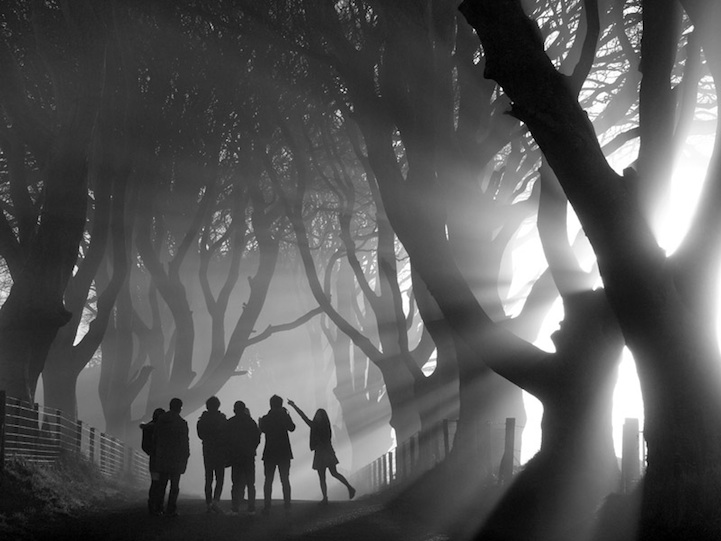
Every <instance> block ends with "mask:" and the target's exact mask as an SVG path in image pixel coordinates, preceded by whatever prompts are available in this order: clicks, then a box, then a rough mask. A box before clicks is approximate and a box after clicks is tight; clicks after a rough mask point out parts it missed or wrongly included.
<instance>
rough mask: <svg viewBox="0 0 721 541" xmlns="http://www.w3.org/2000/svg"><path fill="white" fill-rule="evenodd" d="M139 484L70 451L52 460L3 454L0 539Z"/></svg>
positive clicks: (24, 534) (133, 493)
mask: <svg viewBox="0 0 721 541" xmlns="http://www.w3.org/2000/svg"><path fill="white" fill-rule="evenodd" d="M139 490H140V489H138V488H135V487H132V486H130V485H127V484H124V483H121V482H118V481H114V480H109V479H106V478H105V477H103V476H102V475H101V474H100V472H99V471H98V469H97V468H96V467H95V465H93V464H91V463H90V462H89V461H87V460H86V459H84V458H82V457H79V456H77V455H72V454H68V453H65V454H61V455H60V457H59V458H58V460H57V461H56V462H54V463H52V464H35V463H31V462H26V461H24V460H21V459H12V458H11V459H8V460H6V461H5V468H4V473H3V476H2V479H1V480H0V539H3V538H4V539H22V538H31V537H32V531H33V530H35V529H37V527H38V526H39V525H44V526H46V525H47V524H48V523H49V522H53V521H56V520H59V519H62V518H64V517H68V516H75V515H78V514H80V513H85V512H87V511H89V510H92V509H95V508H98V507H102V506H107V505H108V504H111V503H113V502H118V503H120V502H125V501H128V500H130V499H132V498H136V499H137V497H138V493H139Z"/></svg>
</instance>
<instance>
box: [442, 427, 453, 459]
mask: <svg viewBox="0 0 721 541" xmlns="http://www.w3.org/2000/svg"><path fill="white" fill-rule="evenodd" d="M443 451H444V454H443V458H446V457H448V455H449V454H450V452H451V436H450V433H449V427H448V419H443Z"/></svg>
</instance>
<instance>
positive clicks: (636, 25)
mask: <svg viewBox="0 0 721 541" xmlns="http://www.w3.org/2000/svg"><path fill="white" fill-rule="evenodd" d="M6 4H7V5H4V6H3V7H2V22H3V24H2V27H1V28H0V31H1V32H2V39H1V40H0V63H1V64H2V67H3V72H4V73H6V74H7V76H6V77H4V78H3V79H2V82H0V105H2V111H3V115H4V122H3V126H2V131H1V132H0V149H1V151H2V166H3V168H2V170H1V171H0V174H2V190H3V191H2V200H3V203H4V207H3V208H4V211H5V212H4V214H3V220H0V255H2V256H3V259H4V261H5V263H6V267H7V272H8V273H9V274H10V276H11V278H12V287H11V288H10V292H9V295H8V297H7V299H6V301H5V303H4V304H3V306H2V308H0V386H1V387H4V388H6V389H7V390H8V392H10V393H11V394H16V395H18V396H21V397H24V398H29V399H32V398H33V393H34V389H35V386H36V383H37V380H38V378H39V376H40V374H41V373H42V376H43V383H44V387H45V393H46V396H45V399H46V402H47V403H48V404H49V405H51V406H55V407H61V408H62V409H64V410H66V411H72V410H73V409H74V408H75V404H74V396H75V395H74V387H75V382H76V380H77V376H78V374H79V373H80V371H81V370H82V369H83V368H84V367H85V366H86V365H87V364H88V362H90V360H91V359H92V358H93V355H94V354H95V352H96V351H98V348H100V351H101V352H102V361H101V366H102V377H101V384H100V389H99V390H100V395H101V400H102V402H103V407H104V411H105V415H106V420H107V424H108V429H109V431H111V432H114V433H115V434H117V435H120V436H123V435H124V432H125V430H126V428H127V427H128V426H130V424H131V423H132V420H131V416H130V408H131V405H132V403H133V402H134V401H135V400H136V399H137V397H138V395H139V393H140V392H141V390H142V389H143V388H145V387H149V396H150V397H151V398H150V399H149V400H148V401H147V406H146V410H148V411H149V410H152V409H153V408H154V407H156V406H157V405H162V404H164V403H165V402H167V399H168V398H169V397H170V396H176V395H177V396H182V397H183V399H184V401H185V402H186V404H187V405H188V406H189V407H190V409H195V408H197V407H199V406H200V405H201V404H202V403H203V401H204V400H205V398H207V396H209V395H211V394H215V393H217V392H218V391H219V390H220V389H221V388H222V387H223V386H224V385H225V384H226V383H227V382H228V381H229V379H230V378H232V377H233V376H234V375H238V374H239V363H240V362H241V360H242V358H243V354H244V352H245V351H246V350H247V348H248V347H249V346H250V345H252V344H254V343H257V342H259V341H260V340H262V339H263V338H265V337H267V336H269V335H271V334H273V333H275V332H278V331H282V330H285V329H287V328H292V327H294V326H298V325H301V324H305V323H308V325H307V327H308V329H310V332H311V336H313V337H314V338H313V340H314V342H313V343H315V344H320V343H321V342H320V341H319V335H318V334H317V333H319V332H322V333H323V337H324V338H323V340H324V342H323V343H325V344H327V345H328V355H329V356H330V358H331V359H332V361H333V366H334V369H335V377H336V387H335V389H334V394H335V398H336V399H337V401H338V403H339V405H340V409H341V411H342V414H343V420H344V424H345V426H346V429H347V431H348V434H349V436H350V440H351V442H353V444H354V445H358V446H360V445H361V441H362V438H361V435H362V434H363V433H364V431H365V430H367V426H366V424H367V422H368V419H372V420H375V422H383V420H384V418H385V413H384V412H385V411H389V412H390V419H389V422H390V425H391V426H392V427H393V428H394V429H395V432H396V434H397V437H398V439H399V440H403V439H405V438H406V437H407V436H409V435H411V434H413V433H415V432H416V431H419V430H420V431H421V433H422V434H427V433H431V432H433V430H435V429H437V427H438V426H439V423H440V421H441V420H442V419H443V418H448V417H456V416H458V419H459V424H458V432H457V434H456V439H455V444H454V452H453V455H452V457H451V459H450V460H449V461H448V462H447V464H445V465H444V470H443V473H444V474H450V475H452V476H459V475H463V476H464V477H463V479H464V480H465V482H466V484H467V485H471V484H473V483H478V482H480V480H481V479H483V478H485V477H487V476H488V474H489V473H491V472H487V471H477V470H476V473H477V474H478V476H477V477H475V476H473V475H468V473H467V472H466V471H465V469H464V466H465V465H467V464H468V463H469V460H474V458H475V457H474V455H473V453H477V452H478V449H479V448H478V447H477V446H476V441H477V440H476V437H477V434H476V431H477V426H478V423H479V422H482V421H485V420H496V419H498V418H503V417H506V416H515V417H519V418H521V419H522V417H523V413H522V406H521V400H520V389H525V390H526V391H528V392H530V393H532V394H534V395H535V396H537V397H538V398H539V399H540V400H541V401H542V403H543V405H544V419H543V443H542V447H541V451H540V452H539V454H538V455H537V456H536V457H535V458H534V459H533V461H532V462H531V463H530V464H529V465H528V466H527V467H526V468H525V470H524V472H523V473H522V474H521V476H520V477H519V479H518V480H517V482H516V483H515V484H514V485H513V487H512V488H511V489H510V490H509V491H508V492H507V493H506V495H505V496H504V499H503V500H502V501H501V502H500V504H499V505H498V506H497V507H496V509H495V510H494V512H493V513H492V514H491V515H490V516H489V517H487V521H486V524H485V526H484V527H483V530H482V532H481V534H479V535H481V536H482V537H483V538H484V539H492V538H494V536H497V538H499V539H506V538H508V536H509V535H513V536H515V537H514V538H519V539H531V538H533V539H541V538H544V539H546V538H547V539H560V538H567V539H583V538H588V537H589V536H591V529H592V527H593V523H592V520H591V517H593V515H594V513H595V511H596V509H597V508H598V506H599V505H600V503H601V502H602V501H603V498H604V497H605V496H606V495H607V494H609V493H610V492H611V491H613V490H614V488H615V483H616V478H617V473H618V472H617V466H616V460H615V456H614V453H613V445H612V441H611V426H610V413H611V406H612V404H611V396H612V391H613V386H614V383H615V377H616V368H617V363H618V360H619V356H620V349H621V347H622V346H623V344H624V343H625V344H626V345H628V347H629V348H630V349H631V351H632V352H633V354H634V358H635V359H636V362H637V367H638V371H639V377H640V379H641V385H642V390H643V396H644V404H645V408H646V428H645V436H646V439H647V443H648V449H649V456H648V471H647V475H646V478H645V482H644V485H643V506H642V520H641V522H640V530H639V532H640V535H641V536H642V538H649V539H650V538H653V539H659V538H669V539H673V538H685V537H684V536H688V535H693V536H694V538H697V539H703V538H709V539H711V538H716V537H717V534H718V525H719V523H721V522H720V521H719V520H718V511H717V510H716V509H715V508H714V506H713V502H715V501H717V496H718V491H719V490H720V489H719V486H721V484H720V483H719V482H718V481H719V479H718V478H717V477H718V473H717V472H718V461H719V459H721V448H719V441H720V439H721V438H719V430H721V428H719V427H720V426H721V425H719V422H718V421H719V419H718V417H719V414H720V413H721V409H719V404H717V401H718V394H719V393H718V392H717V391H718V384H719V380H718V379H717V378H718V370H719V361H720V359H718V356H719V355H718V346H717V344H716V337H715V310H716V308H715V304H714V303H715V299H716V297H717V296H716V295H715V294H713V293H712V292H714V291H715V288H716V282H717V274H718V269H717V264H718V248H717V247H718V239H717V235H718V233H717V232H718V231H719V230H720V228H719V227H718V224H717V223H716V221H717V220H718V219H719V217H718V213H717V212H714V209H715V205H714V202H715V198H716V192H715V190H716V189H717V188H716V186H717V185H718V182H717V176H718V174H717V169H716V168H717V167H718V163H717V161H718V160H717V157H716V153H715V154H714V157H712V161H711V167H710V169H709V175H708V179H707V182H706V183H705V188H704V190H705V192H704V193H703V194H702V197H701V204H700V206H699V210H698V212H697V214H696V218H695V221H694V222H693V225H692V227H691V230H690V233H689V234H688V235H687V237H686V240H685V241H684V243H683V244H682V246H681V247H680V248H679V249H678V250H677V251H676V252H675V253H674V254H673V255H672V256H667V255H666V254H665V253H664V251H663V250H662V249H661V248H660V247H659V244H658V241H657V239H656V236H655V234H654V230H653V225H654V223H656V222H657V221H658V214H657V209H658V208H659V204H660V203H662V202H663V201H664V198H665V197H666V195H667V193H668V189H669V184H670V180H671V177H670V172H671V171H672V169H673V164H674V161H675V160H676V158H677V157H678V155H679V153H680V152H681V149H682V148H683V143H684V141H685V140H686V139H687V137H688V136H689V134H695V133H700V132H702V131H703V130H704V129H706V124H708V122H699V121H698V118H699V116H700V115H699V112H700V113H705V112H706V111H711V113H713V110H714V108H715V104H716V101H715V100H716V95H715V90H714V86H713V82H714V80H715V78H716V77H717V76H718V69H719V68H718V66H717V65H716V61H717V59H716V56H717V55H718V54H719V51H720V50H721V43H718V40H719V39H721V38H718V37H717V36H716V34H715V33H714V32H713V24H714V23H718V22H719V21H718V18H719V17H721V10H719V8H717V7H716V6H715V4H714V3H713V2H710V1H704V0H687V1H685V2H681V3H680V4H677V3H676V2H671V1H667V2H653V3H651V2H641V3H638V2H619V1H611V0H608V1H601V2H599V1H597V0H585V1H583V2H581V1H579V2H571V3H563V2H552V1H549V2H528V3H527V4H528V5H527V6H525V7H526V8H527V11H526V12H524V11H523V9H522V6H521V4H520V2H518V1H517V0H502V1H501V0H466V2H464V4H463V5H462V6H461V11H462V13H461V12H459V11H458V6H457V5H456V4H457V2H452V1H449V0H434V1H431V2H406V3H400V4H399V3H397V2H390V1H388V2H386V1H363V0H343V1H340V2H337V1H334V2H331V1H309V2H298V1H289V0H271V1H268V2H264V3H258V2H253V1H250V0H249V1H233V2H230V1H228V2H225V1H220V2H212V3H211V2H201V1H190V0H188V1H183V2H174V3H167V2H161V1H157V2H155V1H154V2H133V1H129V0H128V1H116V2H104V3H102V4H101V5H98V6H89V5H88V4H87V3H85V2H80V1H78V2H67V3H62V4H55V3H44V4H39V3H38V4H35V3H30V4H29V5H28V4H27V3H24V2H9V3H6ZM529 17H530V18H529ZM469 23H470V24H469ZM642 29H643V30H642ZM478 38H480V42H479V39H478ZM639 65H640V66H641V67H642V69H640V70H639V69H638V68H639ZM639 81H640V86H639ZM701 116H702V115H701ZM711 116H712V117H713V114H711ZM636 149H638V150H636ZM636 152H637V153H638V157H637V159H636V158H633V159H628V163H623V164H622V167H626V166H632V167H633V168H632V169H628V170H626V171H625V172H624V174H623V176H620V175H619V174H618V173H616V172H615V171H614V169H613V168H612V167H611V166H610V165H609V161H608V159H609V158H608V157H611V158H612V159H614V158H615V159H617V160H619V159H623V157H624V156H629V155H630V154H634V153H636ZM619 156H620V157H621V158H619ZM569 202H570V204H571V206H572V207H573V210H575V213H576V215H577V216H578V220H579V221H580V224H581V226H582V228H583V229H582V231H583V232H582V233H581V234H579V235H578V236H577V237H576V238H574V239H572V241H570V242H569V235H568V231H569V224H568V223H567V220H566V216H567V207H568V203H569ZM571 230H572V231H574V234H575V230H573V228H572V227H571ZM586 239H588V240H586ZM588 241H590V244H589V242H588ZM532 243H540V245H541V246H542V249H543V253H544V255H545V259H546V263H547V268H545V267H546V265H539V267H540V268H539V269H538V270H537V272H536V274H535V277H534V279H533V280H532V281H531V282H530V283H528V284H525V285H524V286H523V287H522V288H521V291H522V293H521V294H520V295H519V296H518V297H516V296H514V295H511V288H510V286H509V283H508V280H509V278H508V276H509V275H510V274H509V271H512V270H513V263H512V261H513V257H514V254H517V253H518V251H519V250H520V249H521V248H523V247H525V246H527V245H528V244H532ZM594 254H595V258H594V257H593V256H594ZM278 261H280V262H282V265H283V266H284V267H285V266H286V264H287V265H288V266H290V268H292V269H293V272H294V273H301V274H302V276H303V279H304V281H305V284H306V285H303V286H302V288H301V290H300V291H301V295H302V296H303V297H304V300H303V301H302V305H303V309H300V310H298V314H297V315H294V316H292V317H288V314H287V313H286V314H284V316H282V317H279V318H278V321H277V322H276V324H275V325H272V326H271V327H269V328H267V329H266V330H264V331H262V332H256V330H255V326H256V324H257V321H258V319H259V317H260V315H261V312H262V309H263V306H264V303H265V302H266V299H267V295H268V292H269V290H270V283H271V278H272V277H273V276H274V274H276V273H277V271H276V267H277V263H278ZM595 261H597V264H596V263H595ZM242 274H245V275H247V276H248V284H247V287H244V286H243V284H242V283H239V278H240V276H241V275H242ZM301 274H296V277H299V276H301ZM599 276H600V278H601V279H602V281H603V286H604V288H603V289H597V290H595V291H594V290H593V287H594V286H595V285H596V284H597V283H598V281H599ZM514 291H515V290H514ZM558 295H560V298H561V300H562V302H563V307H564V312H565V318H564V322H563V324H562V325H561V328H560V330H559V331H558V333H557V334H556V335H554V343H555V346H556V351H555V353H547V352H545V351H542V350H540V349H538V348H536V347H535V346H533V345H531V343H532V342H533V341H534V339H535V338H536V336H537V334H538V332H539V329H540V326H541V323H542V322H543V319H544V317H545V315H546V313H547V310H548V307H549V306H550V304H551V302H552V301H553V300H554V299H555V297H557V296H558ZM241 303H242V310H235V309H234V308H233V307H234V306H238V305H239V304H241ZM198 306H202V312H203V314H202V317H201V316H200V315H199V312H198ZM319 314H322V316H321V317H320V318H316V317H315V316H317V315H319ZM199 325H207V326H208V328H209V329H210V330H209V335H210V337H211V340H210V345H209V346H207V347H202V348H201V347H199V345H198V344H196V342H197V340H196V336H199V333H198V332H197V331H198V327H199ZM312 333H316V334H312ZM321 350H322V347H318V349H317V351H319V352H320V351H321ZM199 357H202V358H199ZM431 361H434V362H431ZM431 366H434V368H433V370H432V373H429V372H430V369H429V367H431ZM199 367H202V368H199ZM324 400H327V398H325V397H324V396H323V394H322V393H320V394H319V396H318V398H317V403H318V406H319V407H320V406H323V405H324V404H323V401H324ZM387 408H390V409H389V410H387ZM382 445H383V442H381V446H382ZM482 445H488V442H482ZM359 449H360V447H359V448H357V450H359ZM358 454H359V455H360V454H361V453H360V451H359V453H358ZM424 458H425V459H428V460H432V457H430V456H428V455H424ZM419 490H421V488H419ZM549 494H550V495H551V496H550V497H549ZM509 517H512V520H509ZM509 530H512V534H511V533H509ZM539 532H541V533H539ZM539 536H540V537H539Z"/></svg>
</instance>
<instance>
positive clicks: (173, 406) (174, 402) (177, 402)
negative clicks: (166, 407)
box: [170, 398, 183, 413]
mask: <svg viewBox="0 0 721 541" xmlns="http://www.w3.org/2000/svg"><path fill="white" fill-rule="evenodd" d="M182 409H183V401H182V400H181V399H180V398H172V399H171V400H170V411H173V412H175V413H180V410H182Z"/></svg>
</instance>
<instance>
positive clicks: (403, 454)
mask: <svg viewBox="0 0 721 541" xmlns="http://www.w3.org/2000/svg"><path fill="white" fill-rule="evenodd" d="M456 428H457V421H455V420H450V419H446V420H444V421H443V423H442V425H441V427H440V430H438V431H435V432H434V433H432V434H430V435H426V436H424V437H425V438H426V439H425V441H424V442H423V445H424V447H425V449H426V452H427V453H429V456H428V457H427V459H426V460H421V435H420V434H414V435H413V436H411V437H410V438H409V439H408V440H406V441H403V442H401V443H399V444H398V445H397V446H396V447H394V448H393V449H391V450H390V451H388V452H387V453H385V454H384V455H382V456H380V457H378V458H377V459H376V460H374V461H373V462H371V463H370V464H367V465H366V466H364V467H363V468H361V469H360V470H358V471H357V472H355V474H354V475H353V479H354V483H355V484H356V485H357V486H358V487H360V488H361V490H362V491H363V492H365V493H372V492H377V491H379V490H382V489H384V488H387V487H390V486H392V485H395V484H398V483H403V482H406V481H408V480H410V479H413V478H415V477H417V476H419V475H420V474H421V473H423V472H424V471H425V470H426V469H428V468H429V467H432V466H433V465H435V464H438V463H439V462H441V461H443V460H444V459H445V458H446V457H447V456H448V454H449V453H450V452H451V450H452V448H453V441H454V439H455V433H456ZM522 429H523V427H520V426H516V425H515V419H507V420H506V423H491V422H487V423H482V424H480V425H479V426H478V431H477V434H476V445H477V446H478V448H479V450H481V451H482V453H481V456H483V462H484V464H479V467H485V469H486V471H488V472H497V473H498V476H499V477H501V476H504V475H506V476H508V477H510V475H512V472H513V471H514V470H515V469H517V468H518V467H519V466H520V463H521V445H520V443H521V438H520V431H521V430H522ZM504 456H505V457H507V458H508V460H506V461H503V460H502V459H503V457H504ZM502 467H504V468H505V469H506V470H510V471H501V468H502Z"/></svg>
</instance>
